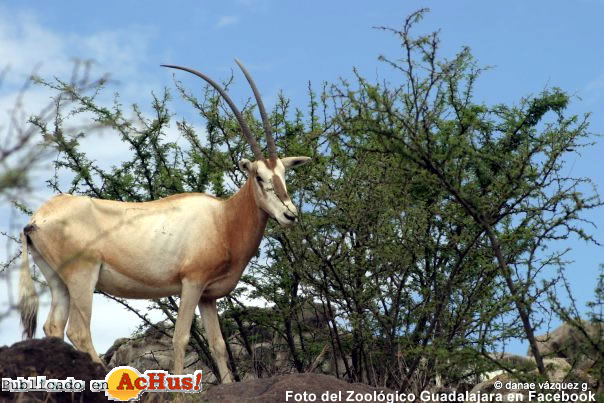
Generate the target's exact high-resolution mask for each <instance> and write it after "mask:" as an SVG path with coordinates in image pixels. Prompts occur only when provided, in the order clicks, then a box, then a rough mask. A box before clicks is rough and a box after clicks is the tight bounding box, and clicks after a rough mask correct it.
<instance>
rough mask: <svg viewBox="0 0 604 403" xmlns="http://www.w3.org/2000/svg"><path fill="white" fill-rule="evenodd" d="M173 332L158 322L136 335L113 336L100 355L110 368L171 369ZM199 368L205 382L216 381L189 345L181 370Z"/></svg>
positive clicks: (190, 370) (168, 325) (188, 372)
mask: <svg viewBox="0 0 604 403" xmlns="http://www.w3.org/2000/svg"><path fill="white" fill-rule="evenodd" d="M172 332H173V329H172V328H171V324H170V323H169V322H167V321H165V322H159V323H157V324H155V327H153V326H151V327H149V328H147V330H145V332H144V333H143V334H142V335H141V336H139V337H133V338H131V339H118V340H116V341H115V343H113V345H112V346H111V347H110V348H109V350H107V352H106V353H105V354H104V355H103V357H104V359H105V360H107V361H108V367H109V368H115V367H118V366H126V365H127V366H130V367H134V368H136V369H137V370H139V371H140V372H141V373H143V372H145V371H146V370H149V369H162V370H165V371H169V372H171V371H172V369H173V368H172V366H173V364H174V348H173V345H172ZM199 369H201V370H202V371H203V373H204V383H205V382H210V383H212V382H215V381H216V380H215V379H214V377H213V375H212V374H211V372H210V370H209V368H208V367H207V366H206V365H205V364H204V363H202V362H201V361H200V360H199V357H198V354H197V352H196V351H194V350H192V349H190V348H189V349H188V350H187V352H186V354H185V370H184V372H185V373H187V374H192V373H193V372H194V371H196V370H199Z"/></svg>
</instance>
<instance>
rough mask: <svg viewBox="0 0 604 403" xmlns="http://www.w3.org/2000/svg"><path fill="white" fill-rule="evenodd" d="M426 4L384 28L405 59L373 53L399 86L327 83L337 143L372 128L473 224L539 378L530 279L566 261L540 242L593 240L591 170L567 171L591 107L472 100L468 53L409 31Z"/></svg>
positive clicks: (584, 138)
mask: <svg viewBox="0 0 604 403" xmlns="http://www.w3.org/2000/svg"><path fill="white" fill-rule="evenodd" d="M424 13H425V10H420V11H418V12H416V13H414V14H412V15H411V16H410V17H409V18H407V20H406V21H405V24H404V26H403V28H402V29H401V30H396V29H390V28H383V29H385V30H388V31H390V32H392V33H394V34H395V35H396V36H397V37H398V38H399V39H400V41H401V45H402V48H403V57H402V58H401V59H397V60H392V59H389V58H386V57H381V60H382V61H384V62H386V63H388V64H389V65H390V66H392V67H393V68H394V69H395V71H397V72H399V73H400V75H401V78H402V83H401V84H400V85H380V84H376V85H373V84H370V83H369V82H368V81H366V80H365V79H363V78H362V77H360V76H359V77H358V88H357V89H352V88H351V87H350V86H349V85H347V84H346V83H344V84H342V85H341V86H337V87H334V89H333V95H334V98H335V99H337V100H338V102H339V103H338V104H337V106H336V108H337V109H338V112H337V120H338V122H339V123H340V125H341V126H342V131H343V135H344V136H343V138H344V140H343V141H346V139H345V137H346V136H347V135H348V133H349V132H350V131H351V130H355V131H357V130H362V131H364V132H366V133H367V134H368V135H370V136H371V135H372V136H375V137H376V138H377V139H378V140H379V141H380V145H379V146H376V147H374V148H373V149H372V151H374V152H377V153H381V154H385V155H392V154H394V155H398V156H400V157H401V158H403V159H404V161H405V162H406V164H408V165H410V166H412V167H414V169H417V170H418V171H420V172H422V173H423V175H424V176H423V178H424V179H426V180H427V181H428V183H430V185H432V186H435V187H438V188H440V189H442V191H443V192H445V194H446V199H447V204H451V205H454V206H456V208H459V209H461V211H463V213H464V214H465V215H466V216H467V218H469V219H471V220H472V222H473V223H474V224H475V225H476V226H477V227H478V228H479V230H480V231H481V232H482V234H483V236H484V237H485V238H486V239H487V240H488V245H489V251H490V256H489V261H490V262H491V263H492V264H494V265H495V267H496V270H494V271H491V272H490V273H489V274H488V275H487V278H489V277H496V278H500V279H501V280H502V282H503V284H504V285H505V295H506V296H507V298H508V299H509V301H511V302H512V303H513V305H514V308H515V310H516V314H517V317H518V318H519V320H520V323H521V324H522V329H523V331H524V334H525V336H526V338H527V339H528V341H529V344H530V350H531V352H532V354H533V355H534V357H535V360H536V364H537V367H538V369H539V372H540V374H541V375H544V376H545V375H546V370H545V367H544V365H543V360H542V357H541V355H540V353H539V351H538V348H537V344H536V341H535V336H534V331H535V328H536V326H537V325H538V323H539V315H540V312H539V311H540V308H539V307H540V305H539V303H540V302H542V301H543V296H544V292H545V291H546V290H547V289H548V287H550V286H551V285H552V283H553V280H552V281H545V282H544V283H543V284H539V282H538V281H537V280H538V278H539V277H540V276H544V277H545V278H550V279H551V278H552V276H551V275H550V276H548V275H547V273H544V272H543V270H544V269H545V268H547V267H552V266H553V267H557V266H562V265H563V262H562V259H561V257H562V255H563V254H564V252H565V251H564V250H562V251H560V250H557V249H553V251H552V252H551V253H549V254H548V253H546V252H545V251H544V249H547V248H549V247H552V246H553V245H554V243H553V241H557V240H566V239H568V238H569V236H571V234H572V235H575V236H578V237H579V238H582V239H585V240H587V241H594V239H593V237H592V236H591V235H590V234H588V233H586V232H585V231H584V229H583V228H582V226H581V224H582V223H584V222H585V221H584V219H582V217H581V213H582V212H584V211H585V210H588V209H592V208H595V207H599V206H601V201H600V199H599V197H598V195H597V193H596V191H595V189H594V188H593V187H592V186H591V181H590V180H589V179H588V178H572V177H567V176H565V175H564V174H563V172H564V171H563V168H564V166H565V161H566V157H567V154H569V153H574V152H578V151H579V150H580V149H581V148H582V147H585V146H587V145H589V144H590V143H589V137H590V133H589V132H588V130H587V126H588V121H587V119H588V115H585V116H583V117H578V116H574V115H571V116H568V115H566V114H565V111H566V109H567V106H568V103H569V97H568V96H567V95H566V94H565V93H564V92H563V91H562V90H560V89H557V88H553V89H549V90H544V91H543V92H542V93H541V94H539V95H537V96H533V97H528V98H524V99H522V100H521V101H520V103H519V105H515V106H507V105H501V104H499V105H494V106H487V105H484V104H476V103H475V102H474V101H473V98H472V95H473V90H474V86H475V83H476V80H477V79H478V77H479V75H480V73H481V69H479V68H477V67H476V64H475V62H474V60H473V58H472V56H471V54H470V52H469V50H468V49H463V50H462V51H461V52H460V53H458V54H457V55H456V57H454V58H453V59H452V60H444V59H440V58H439V56H438V46H439V39H438V34H437V33H433V34H431V35H427V36H419V37H413V36H412V35H411V28H412V27H413V25H414V23H416V22H417V21H419V20H420V19H421V18H422V16H423V15H424ZM501 292H504V291H503V290H501Z"/></svg>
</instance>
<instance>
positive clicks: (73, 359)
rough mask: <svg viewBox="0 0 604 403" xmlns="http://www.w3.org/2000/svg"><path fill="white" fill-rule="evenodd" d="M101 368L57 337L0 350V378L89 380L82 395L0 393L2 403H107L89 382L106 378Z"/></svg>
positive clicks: (77, 393) (63, 393) (21, 343)
mask: <svg viewBox="0 0 604 403" xmlns="http://www.w3.org/2000/svg"><path fill="white" fill-rule="evenodd" d="M105 375H106V371H105V369H104V368H103V366H102V365H100V364H97V363H94V362H93V361H92V360H91V359H90V356H89V355H88V353H83V352H80V351H77V350H76V349H74V348H73V347H72V346H71V345H70V344H67V343H65V342H64V341H63V340H61V339H59V338H56V337H46V338H43V339H33V340H26V341H22V342H19V343H15V344H13V345H12V346H10V347H7V346H3V347H0V378H12V379H16V378H17V377H24V378H28V377H35V376H46V379H47V380H49V379H61V380H62V379H67V378H68V377H73V378H75V379H77V380H83V381H86V384H85V389H84V391H83V392H73V393H65V392H54V393H46V392H27V393H21V392H8V391H1V390H0V401H2V402H11V401H20V402H21V401H40V402H72V401H74V402H80V401H83V402H106V401H107V398H106V397H105V394H104V393H102V392H91V391H90V390H89V386H90V381H91V380H93V379H94V380H98V379H105Z"/></svg>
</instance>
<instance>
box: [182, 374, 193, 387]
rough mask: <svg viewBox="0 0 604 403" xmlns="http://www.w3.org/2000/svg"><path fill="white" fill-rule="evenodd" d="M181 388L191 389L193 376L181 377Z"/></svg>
mask: <svg viewBox="0 0 604 403" xmlns="http://www.w3.org/2000/svg"><path fill="white" fill-rule="evenodd" d="M182 389H183V390H191V389H193V378H188V377H187V378H182Z"/></svg>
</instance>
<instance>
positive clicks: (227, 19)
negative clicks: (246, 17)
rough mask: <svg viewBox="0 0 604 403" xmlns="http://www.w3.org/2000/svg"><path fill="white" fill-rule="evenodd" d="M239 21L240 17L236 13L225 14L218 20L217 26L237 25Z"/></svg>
mask: <svg viewBox="0 0 604 403" xmlns="http://www.w3.org/2000/svg"><path fill="white" fill-rule="evenodd" d="M238 22H239V17H237V16H235V15H223V16H222V17H220V18H219V19H218V22H216V25H215V27H216V28H224V27H228V26H229V25H235V24H237V23H238Z"/></svg>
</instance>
